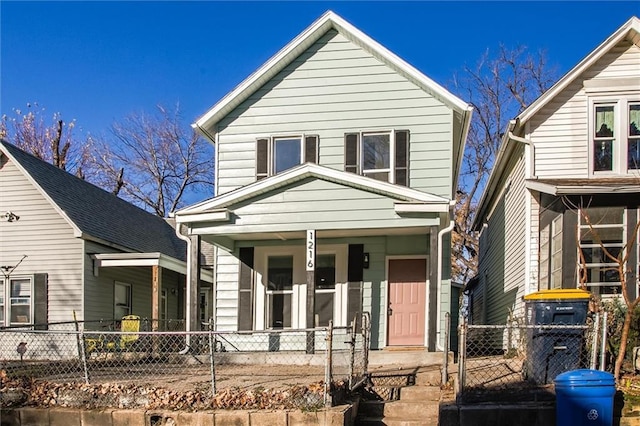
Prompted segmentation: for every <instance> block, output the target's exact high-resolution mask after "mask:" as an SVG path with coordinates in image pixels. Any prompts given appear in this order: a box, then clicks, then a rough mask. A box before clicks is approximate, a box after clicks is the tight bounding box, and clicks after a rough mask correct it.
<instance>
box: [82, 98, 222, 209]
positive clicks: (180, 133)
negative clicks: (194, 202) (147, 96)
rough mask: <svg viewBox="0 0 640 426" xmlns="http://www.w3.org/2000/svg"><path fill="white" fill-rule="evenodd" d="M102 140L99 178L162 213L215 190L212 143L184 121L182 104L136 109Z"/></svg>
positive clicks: (96, 158)
mask: <svg viewBox="0 0 640 426" xmlns="http://www.w3.org/2000/svg"><path fill="white" fill-rule="evenodd" d="M111 134H112V137H111V138H103V139H101V140H100V141H99V142H98V143H96V147H97V149H96V150H95V153H94V156H93V165H94V167H95V168H96V170H97V171H98V184H99V185H100V186H101V187H103V188H106V189H108V190H110V191H111V192H113V193H114V194H116V195H118V196H120V197H122V198H123V199H126V200H127V201H130V202H131V203H133V204H136V205H138V206H140V207H142V208H144V209H145V210H149V211H152V212H153V213H155V214H156V215H158V216H162V217H164V216H166V215H167V214H168V213H170V212H173V211H175V210H176V209H177V208H179V207H181V206H183V205H184V204H186V199H187V198H188V196H189V195H190V194H192V193H193V192H194V191H205V192H208V193H212V189H213V179H214V174H213V168H214V158H213V149H212V147H211V146H210V145H209V144H208V143H207V142H205V141H204V140H203V139H202V138H200V137H199V136H198V135H197V134H196V133H195V132H194V131H193V130H192V129H190V128H187V129H185V127H184V126H183V125H182V123H181V120H180V114H179V108H178V107H176V108H175V109H174V110H168V109H165V108H163V107H160V106H159V107H158V111H157V113H156V114H153V115H149V114H145V113H137V114H131V115H129V116H128V117H126V118H124V119H122V120H120V121H117V122H116V123H114V124H113V125H112V127H111Z"/></svg>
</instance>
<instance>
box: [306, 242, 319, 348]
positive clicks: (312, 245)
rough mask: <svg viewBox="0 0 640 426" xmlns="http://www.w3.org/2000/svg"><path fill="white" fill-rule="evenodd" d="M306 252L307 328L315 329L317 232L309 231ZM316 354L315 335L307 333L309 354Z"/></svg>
mask: <svg viewBox="0 0 640 426" xmlns="http://www.w3.org/2000/svg"><path fill="white" fill-rule="evenodd" d="M305 250H306V252H307V256H306V269H307V326H306V328H307V329H309V328H314V327H315V326H316V324H315V317H316V315H315V314H316V231H314V230H308V231H307V242H306V247H305ZM314 352H315V333H314V332H312V331H308V332H307V353H308V354H312V353H314Z"/></svg>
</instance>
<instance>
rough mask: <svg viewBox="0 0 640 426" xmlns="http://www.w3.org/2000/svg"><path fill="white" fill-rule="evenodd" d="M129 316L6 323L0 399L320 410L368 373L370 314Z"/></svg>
mask: <svg viewBox="0 0 640 426" xmlns="http://www.w3.org/2000/svg"><path fill="white" fill-rule="evenodd" d="M125 321H128V320H122V321H121V322H113V323H110V322H109V321H105V322H103V323H102V324H101V323H80V322H78V323H64V324H49V325H47V327H46V328H47V329H46V330H39V329H37V328H41V327H33V329H29V330H27V329H15V328H13V329H12V328H7V329H3V330H0V380H1V381H2V383H0V405H2V406H7V405H12V404H14V405H15V404H19V403H28V404H40V405H45V406H51V405H62V406H88V407H120V408H128V407H145V408H169V409H184V408H185V407H186V408H190V409H198V408H202V409H204V408H276V407H284V408H289V407H291V408H303V409H313V408H319V407H322V406H328V405H331V404H332V402H333V401H334V400H335V399H336V398H337V397H338V395H340V394H341V392H342V391H343V390H345V389H352V388H353V387H354V386H355V385H356V384H358V383H359V382H361V381H362V380H364V378H365V377H366V373H367V368H368V365H367V363H368V361H367V359H368V347H369V333H370V326H369V317H368V315H366V314H365V315H363V316H362V319H358V321H356V320H354V321H353V322H352V323H351V324H350V325H349V326H347V327H333V326H332V325H331V324H330V325H329V326H328V327H320V328H315V329H302V330H290V329H281V330H266V331H248V332H239V331H235V332H223V331H213V330H206V331H195V332H185V331H147V327H146V325H145V323H144V321H143V320H138V321H139V324H138V325H139V327H134V329H133V330H132V329H131V328H128V327H129V326H130V325H131V324H128V323H126V322H125ZM177 324H179V322H178V321H175V322H171V323H170V322H167V323H165V324H155V325H154V324H151V323H148V325H149V329H150V328H152V327H154V326H155V327H156V328H158V329H160V328H167V329H170V325H177ZM203 327H205V328H213V327H212V326H211V325H210V324H204V325H203ZM116 328H120V330H126V331H117V330H115V329H116ZM11 389H14V390H15V389H18V391H15V392H13V394H11ZM12 395H13V396H12ZM12 398H13V400H15V401H13V402H12Z"/></svg>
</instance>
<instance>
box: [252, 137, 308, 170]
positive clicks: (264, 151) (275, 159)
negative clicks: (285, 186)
mask: <svg viewBox="0 0 640 426" xmlns="http://www.w3.org/2000/svg"><path fill="white" fill-rule="evenodd" d="M305 162H309V163H317V162H318V136H315V135H307V136H304V135H294V136H274V137H271V138H261V139H258V140H257V141H256V179H257V180H260V179H264V178H266V177H268V176H273V175H276V174H278V173H281V172H284V171H285V170H288V169H290V168H292V167H295V166H297V165H298V164H302V163H305Z"/></svg>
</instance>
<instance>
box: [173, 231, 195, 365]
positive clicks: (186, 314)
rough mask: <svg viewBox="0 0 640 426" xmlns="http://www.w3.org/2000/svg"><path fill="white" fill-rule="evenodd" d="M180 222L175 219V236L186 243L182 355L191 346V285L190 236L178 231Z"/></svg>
mask: <svg viewBox="0 0 640 426" xmlns="http://www.w3.org/2000/svg"><path fill="white" fill-rule="evenodd" d="M181 226H182V224H181V223H180V222H178V220H176V236H177V237H178V238H180V239H181V240H182V241H184V242H186V243H187V275H186V280H187V282H186V285H185V305H186V306H185V310H184V317H185V321H184V326H185V331H186V332H187V335H186V336H185V339H186V342H185V347H184V349H182V350H181V351H180V354H182V355H184V354H186V353H188V352H189V348H190V347H191V334H190V331H191V321H190V320H189V318H191V292H190V291H189V286H190V285H191V238H189V237H188V236H186V235H184V234H182V233H181V232H180V228H181Z"/></svg>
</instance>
